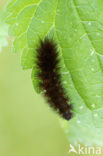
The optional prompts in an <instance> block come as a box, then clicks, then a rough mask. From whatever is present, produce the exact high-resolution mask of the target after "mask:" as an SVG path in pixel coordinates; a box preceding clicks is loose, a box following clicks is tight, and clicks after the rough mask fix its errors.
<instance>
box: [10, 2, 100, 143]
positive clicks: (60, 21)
mask: <svg viewBox="0 0 103 156" xmlns="http://www.w3.org/2000/svg"><path fill="white" fill-rule="evenodd" d="M7 12H8V17H7V22H8V23H9V25H10V27H9V33H10V35H13V36H14V37H15V38H14V42H13V46H14V52H21V55H22V56H21V65H22V67H23V69H30V68H32V69H33V70H32V81H33V86H34V88H35V90H36V91H37V92H38V93H40V90H39V87H38V83H39V80H38V78H37V77H36V76H35V75H36V73H37V69H36V67H35V63H36V57H35V56H36V48H37V45H38V43H39V40H40V39H43V38H45V36H47V35H48V36H49V37H50V38H51V36H52V37H53V38H54V39H55V41H56V42H57V44H58V48H59V56H60V58H61V62H60V64H61V75H62V83H63V86H64V88H65V90H66V93H67V95H68V96H69V97H70V102H71V104H72V105H73V113H74V117H73V118H72V119H71V120H70V121H64V120H62V119H61V123H62V125H63V127H64V129H65V130H66V133H67V136H68V138H69V140H70V141H71V142H72V143H73V144H76V143H78V142H81V143H83V144H88V145H94V144H98V145H103V141H102V140H103V133H102V132H103V48H102V42H103V22H102V21H103V1H102V0H95V1H94V0H91V1H86V0H65V1H64V0H50V1H49V0H12V1H11V3H10V4H9V5H8V7H7ZM91 127H92V128H91Z"/></svg>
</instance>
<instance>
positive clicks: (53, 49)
mask: <svg viewBox="0 0 103 156" xmlns="http://www.w3.org/2000/svg"><path fill="white" fill-rule="evenodd" d="M59 61H60V60H59V58H58V51H57V45H56V44H55V43H54V41H53V40H51V39H49V38H45V39H44V40H43V41H40V45H39V47H38V48H37V67H38V69H39V71H40V72H38V78H39V80H41V82H40V83H39V87H40V89H41V90H42V91H44V96H45V97H46V98H47V101H48V103H49V104H50V106H51V107H52V108H54V110H57V112H58V113H59V114H61V116H62V117H63V118H65V119H66V120H69V119H71V117H72V113H71V109H72V107H71V105H69V104H68V101H69V98H68V97H67V96H66V95H65V91H64V88H63V86H62V83H61V75H60V72H59V69H60V67H59Z"/></svg>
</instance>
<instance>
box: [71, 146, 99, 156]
mask: <svg viewBox="0 0 103 156" xmlns="http://www.w3.org/2000/svg"><path fill="white" fill-rule="evenodd" d="M68 153H69V154H70V153H75V154H80V155H81V154H87V155H89V154H90V155H91V154H97V155H100V154H102V148H101V147H90V146H81V145H80V144H78V146H77V147H74V146H73V145H71V144H70V149H69V152H68Z"/></svg>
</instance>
